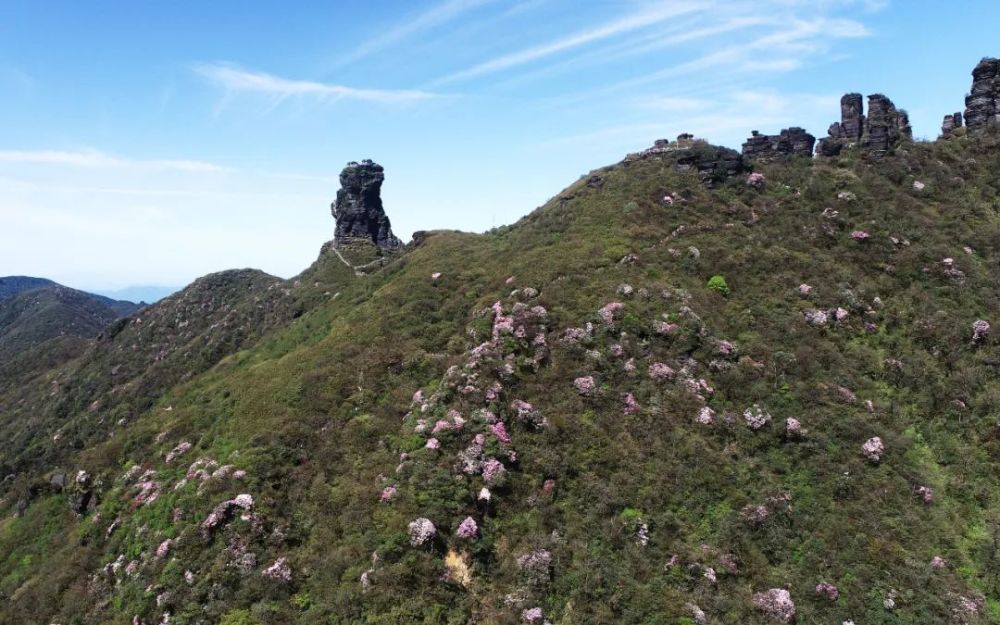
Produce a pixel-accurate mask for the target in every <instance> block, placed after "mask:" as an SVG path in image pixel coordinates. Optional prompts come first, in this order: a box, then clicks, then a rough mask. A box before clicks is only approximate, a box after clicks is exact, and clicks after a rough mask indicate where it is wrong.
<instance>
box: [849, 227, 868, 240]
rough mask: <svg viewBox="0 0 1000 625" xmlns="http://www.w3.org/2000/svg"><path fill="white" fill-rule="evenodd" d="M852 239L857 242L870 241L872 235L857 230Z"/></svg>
mask: <svg viewBox="0 0 1000 625" xmlns="http://www.w3.org/2000/svg"><path fill="white" fill-rule="evenodd" d="M851 238H852V239H854V240H855V241H858V242H862V241H867V240H868V239H870V238H871V235H870V234H868V233H867V232H865V231H864V230H855V231H854V232H852V233H851Z"/></svg>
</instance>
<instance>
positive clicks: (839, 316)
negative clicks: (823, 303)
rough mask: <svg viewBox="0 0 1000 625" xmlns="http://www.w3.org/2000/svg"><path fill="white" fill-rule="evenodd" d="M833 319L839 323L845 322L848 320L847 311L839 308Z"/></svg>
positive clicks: (834, 312)
mask: <svg viewBox="0 0 1000 625" xmlns="http://www.w3.org/2000/svg"><path fill="white" fill-rule="evenodd" d="M833 318H834V319H836V320H837V321H843V320H844V319H847V311H846V310H844V309H843V308H837V309H836V310H835V311H833Z"/></svg>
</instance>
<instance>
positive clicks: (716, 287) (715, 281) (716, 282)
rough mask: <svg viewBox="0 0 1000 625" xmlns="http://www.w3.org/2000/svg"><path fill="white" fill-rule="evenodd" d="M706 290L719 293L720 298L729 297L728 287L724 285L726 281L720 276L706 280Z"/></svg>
mask: <svg viewBox="0 0 1000 625" xmlns="http://www.w3.org/2000/svg"><path fill="white" fill-rule="evenodd" d="M708 288H709V289H711V290H713V291H715V292H716V293H719V294H720V295H722V296H728V295H729V285H728V284H726V279H725V278H723V277H722V276H718V275H716V276H712V277H711V278H709V279H708Z"/></svg>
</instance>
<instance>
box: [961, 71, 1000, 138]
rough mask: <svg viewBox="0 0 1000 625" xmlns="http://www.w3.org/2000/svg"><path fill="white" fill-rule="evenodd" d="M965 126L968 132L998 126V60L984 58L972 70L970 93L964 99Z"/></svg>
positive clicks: (999, 100) (999, 86) (999, 83)
mask: <svg viewBox="0 0 1000 625" xmlns="http://www.w3.org/2000/svg"><path fill="white" fill-rule="evenodd" d="M965 124H966V126H968V128H969V131H970V132H980V131H982V130H983V129H984V128H986V127H987V126H988V125H990V124H1000V59H995V58H984V59H983V60H981V61H980V62H979V64H978V65H976V67H975V69H973V70H972V92H971V93H970V94H969V95H968V96H966V97H965Z"/></svg>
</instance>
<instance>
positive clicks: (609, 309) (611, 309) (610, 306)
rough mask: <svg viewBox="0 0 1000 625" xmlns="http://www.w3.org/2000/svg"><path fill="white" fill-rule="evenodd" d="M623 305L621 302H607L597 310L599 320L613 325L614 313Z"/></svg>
mask: <svg viewBox="0 0 1000 625" xmlns="http://www.w3.org/2000/svg"><path fill="white" fill-rule="evenodd" d="M624 307H625V305H624V304H622V303H621V302H608V303H607V304H605V305H604V306H602V307H601V309H600V310H598V311H597V316H598V317H600V318H601V321H603V322H604V323H605V325H609V326H610V325H614V322H615V313H616V312H617V311H619V310H621V309H622V308H624Z"/></svg>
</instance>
